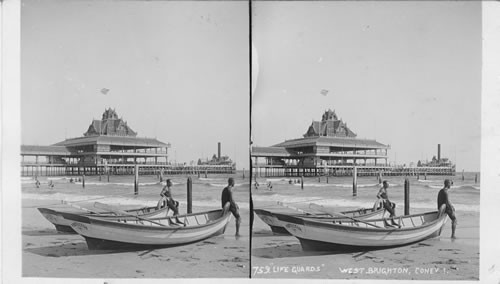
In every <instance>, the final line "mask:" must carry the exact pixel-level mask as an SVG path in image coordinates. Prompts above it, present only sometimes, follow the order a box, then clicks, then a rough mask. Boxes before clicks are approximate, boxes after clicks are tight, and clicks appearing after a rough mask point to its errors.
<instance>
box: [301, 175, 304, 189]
mask: <svg viewBox="0 0 500 284" xmlns="http://www.w3.org/2000/svg"><path fill="white" fill-rule="evenodd" d="M300 189H302V190H304V176H303V175H302V176H300Z"/></svg>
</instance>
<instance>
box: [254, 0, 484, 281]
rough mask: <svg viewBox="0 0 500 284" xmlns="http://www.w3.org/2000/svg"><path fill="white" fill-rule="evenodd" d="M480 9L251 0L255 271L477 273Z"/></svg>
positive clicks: (407, 275) (267, 274)
mask: <svg viewBox="0 0 500 284" xmlns="http://www.w3.org/2000/svg"><path fill="white" fill-rule="evenodd" d="M481 17H482V15H481V3H480V2H444V1H437V2H427V1H426V2H398V1H393V2H383V3H380V2H372V1H370V2H363V1H355V2H340V1H334V2H326V1H312V2H300V1H291V2H286V1H255V2H253V3H252V88H253V89H252V115H251V120H252V121H251V129H252V137H251V140H252V141H251V144H252V146H251V163H252V177H251V179H252V180H251V185H252V202H253V213H254V216H255V218H254V220H253V225H252V245H251V277H252V278H320V279H324V278H331V279H403V280H479V257H480V255H479V244H480V238H479V229H480V228H479V223H480V222H479V221H480V213H479V211H480V202H479V200H480V192H481V185H480V183H481V181H480V150H481V149H480V145H481V56H482V54H481Z"/></svg>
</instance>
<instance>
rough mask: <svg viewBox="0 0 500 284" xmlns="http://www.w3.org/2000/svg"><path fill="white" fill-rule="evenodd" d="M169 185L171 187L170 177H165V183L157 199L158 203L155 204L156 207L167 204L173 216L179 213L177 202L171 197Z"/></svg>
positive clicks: (159, 207)
mask: <svg viewBox="0 0 500 284" xmlns="http://www.w3.org/2000/svg"><path fill="white" fill-rule="evenodd" d="M171 187H172V181H171V180H170V179H167V184H166V185H165V186H164V187H163V189H162V191H161V193H160V196H161V198H160V200H158V205H156V208H157V209H161V208H164V207H165V206H167V207H168V208H169V209H170V210H172V211H173V212H174V216H177V215H179V209H178V207H179V202H177V201H175V200H174V199H173V198H172V192H171Z"/></svg>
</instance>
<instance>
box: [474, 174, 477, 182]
mask: <svg viewBox="0 0 500 284" xmlns="http://www.w3.org/2000/svg"><path fill="white" fill-rule="evenodd" d="M474 183H477V174H476V178H475V179H474Z"/></svg>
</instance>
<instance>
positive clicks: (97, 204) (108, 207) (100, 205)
mask: <svg viewBox="0 0 500 284" xmlns="http://www.w3.org/2000/svg"><path fill="white" fill-rule="evenodd" d="M94 207H96V208H100V209H104V210H108V211H111V212H113V213H115V214H117V215H123V216H130V217H135V218H137V219H139V220H143V221H148V222H151V223H153V224H156V225H160V226H164V227H166V225H164V224H162V223H158V222H155V221H153V220H151V219H148V218H143V217H139V216H137V215H134V214H130V213H128V212H126V211H123V210H121V209H118V208H116V207H114V206H111V205H108V204H104V203H100V202H95V203H94Z"/></svg>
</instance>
